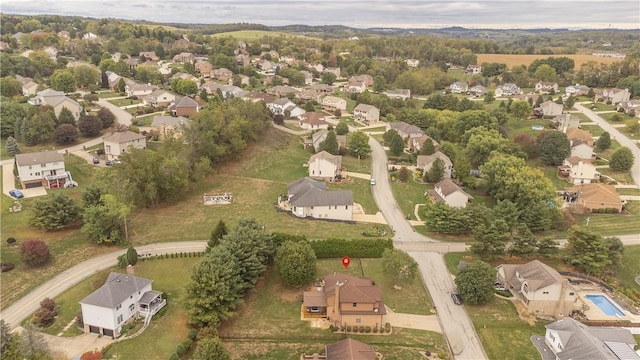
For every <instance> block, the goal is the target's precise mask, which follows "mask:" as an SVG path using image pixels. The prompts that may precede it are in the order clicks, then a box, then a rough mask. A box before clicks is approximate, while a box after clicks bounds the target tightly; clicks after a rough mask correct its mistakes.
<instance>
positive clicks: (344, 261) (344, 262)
mask: <svg viewBox="0 0 640 360" xmlns="http://www.w3.org/2000/svg"><path fill="white" fill-rule="evenodd" d="M349 264H351V258H350V257H348V256H344V257H342V266H344V268H345V269H346V268H348V267H349Z"/></svg>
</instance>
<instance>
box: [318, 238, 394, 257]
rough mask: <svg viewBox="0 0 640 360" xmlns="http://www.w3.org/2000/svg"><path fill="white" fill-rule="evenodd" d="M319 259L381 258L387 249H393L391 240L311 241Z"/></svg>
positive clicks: (333, 239) (329, 239)
mask: <svg viewBox="0 0 640 360" xmlns="http://www.w3.org/2000/svg"><path fill="white" fill-rule="evenodd" d="M309 243H310V244H311V247H312V248H313V251H314V252H315V253H316V257H317V258H339V257H343V256H349V257H354V258H379V257H382V252H383V251H384V250H385V249H393V241H392V240H391V239H381V238H371V239H337V238H328V239H324V240H315V241H310V242H309Z"/></svg>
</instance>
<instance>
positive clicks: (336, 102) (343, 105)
mask: <svg viewBox="0 0 640 360" xmlns="http://www.w3.org/2000/svg"><path fill="white" fill-rule="evenodd" d="M322 109H323V110H325V111H330V112H334V111H336V110H340V111H347V100H345V99H342V98H339V97H336V96H325V97H324V98H323V99H322Z"/></svg>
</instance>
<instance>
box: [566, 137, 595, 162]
mask: <svg viewBox="0 0 640 360" xmlns="http://www.w3.org/2000/svg"><path fill="white" fill-rule="evenodd" d="M570 143H571V155H570V157H579V158H581V159H584V160H586V161H589V162H592V163H593V162H594V161H595V160H596V154H595V153H594V152H593V146H589V145H587V143H586V142H585V141H583V140H571V141H570Z"/></svg>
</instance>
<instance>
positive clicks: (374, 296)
mask: <svg viewBox="0 0 640 360" xmlns="http://www.w3.org/2000/svg"><path fill="white" fill-rule="evenodd" d="M318 285H319V286H315V287H313V288H312V290H311V291H305V292H304V293H303V300H302V303H303V306H304V307H305V308H306V309H317V310H319V313H320V314H322V315H324V316H325V317H326V318H327V319H328V320H329V321H331V322H332V323H336V324H341V325H342V326H371V327H378V328H379V327H380V326H382V325H383V322H382V319H383V316H384V315H386V313H387V312H386V309H385V306H384V301H383V300H382V291H381V289H380V287H379V286H378V285H375V284H374V283H373V280H372V279H371V278H370V277H357V276H353V275H347V274H334V275H325V276H324V277H323V280H322V282H321V283H320V284H318Z"/></svg>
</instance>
